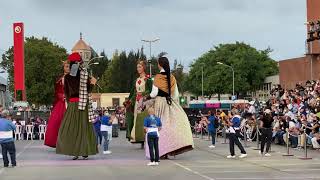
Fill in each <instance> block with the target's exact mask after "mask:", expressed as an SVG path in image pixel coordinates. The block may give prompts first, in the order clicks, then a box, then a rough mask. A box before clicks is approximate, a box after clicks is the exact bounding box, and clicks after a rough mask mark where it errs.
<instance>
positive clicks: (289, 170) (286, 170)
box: [281, 169, 319, 172]
mask: <svg viewBox="0 0 320 180" xmlns="http://www.w3.org/2000/svg"><path fill="white" fill-rule="evenodd" d="M281 171H285V172H297V171H298V172H299V171H319V169H284V170H281Z"/></svg>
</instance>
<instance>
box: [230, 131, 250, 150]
mask: <svg viewBox="0 0 320 180" xmlns="http://www.w3.org/2000/svg"><path fill="white" fill-rule="evenodd" d="M228 137H229V148H230V155H231V156H234V155H235V152H234V144H236V145H237V146H238V148H239V149H240V151H241V154H247V153H246V151H245V150H244V148H243V146H242V144H241V142H240V141H239V137H240V131H239V130H237V131H236V133H229V134H228Z"/></svg>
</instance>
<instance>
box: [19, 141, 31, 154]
mask: <svg viewBox="0 0 320 180" xmlns="http://www.w3.org/2000/svg"><path fill="white" fill-rule="evenodd" d="M31 144H33V141H31V142H30V143H29V144H27V145H26V146H24V147H23V149H22V151H20V152H19V153H18V154H17V156H16V157H19V156H20V155H21V154H22V153H24V152H25V151H26V150H27V149H28V147H30V146H31Z"/></svg>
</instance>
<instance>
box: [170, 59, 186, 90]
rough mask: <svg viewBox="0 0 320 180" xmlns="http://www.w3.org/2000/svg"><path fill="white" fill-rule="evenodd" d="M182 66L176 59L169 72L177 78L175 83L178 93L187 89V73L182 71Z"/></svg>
mask: <svg viewBox="0 0 320 180" xmlns="http://www.w3.org/2000/svg"><path fill="white" fill-rule="evenodd" d="M183 68H184V67H183V66H182V64H181V63H180V64H178V62H177V60H174V65H173V69H172V71H171V73H172V74H173V75H174V77H175V78H176V80H177V85H178V89H179V93H181V94H183V93H184V92H186V91H187V81H186V77H187V74H186V73H184V72H183Z"/></svg>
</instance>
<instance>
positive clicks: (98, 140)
mask: <svg viewBox="0 0 320 180" xmlns="http://www.w3.org/2000/svg"><path fill="white" fill-rule="evenodd" d="M96 139H97V144H100V145H101V143H102V134H101V131H96Z"/></svg>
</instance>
